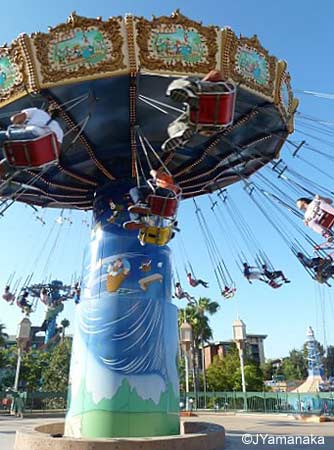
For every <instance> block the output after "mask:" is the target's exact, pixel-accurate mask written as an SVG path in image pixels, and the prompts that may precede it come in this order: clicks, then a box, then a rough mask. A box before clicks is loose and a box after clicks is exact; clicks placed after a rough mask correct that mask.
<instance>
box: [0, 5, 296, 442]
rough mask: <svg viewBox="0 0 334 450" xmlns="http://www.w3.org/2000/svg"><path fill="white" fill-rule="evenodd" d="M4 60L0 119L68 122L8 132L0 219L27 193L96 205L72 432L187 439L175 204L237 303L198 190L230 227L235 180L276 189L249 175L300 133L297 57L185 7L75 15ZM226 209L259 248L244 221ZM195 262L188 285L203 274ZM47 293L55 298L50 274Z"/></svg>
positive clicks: (31, 200) (44, 203) (241, 259)
mask: <svg viewBox="0 0 334 450" xmlns="http://www.w3.org/2000/svg"><path fill="white" fill-rule="evenodd" d="M0 67H1V70H3V71H4V72H5V73H6V77H5V78H4V80H5V81H4V82H3V83H2V84H0V125H1V126H2V128H3V129H6V128H7V127H8V126H9V125H10V123H11V122H10V117H11V116H12V115H13V114H15V113H17V112H19V114H22V112H23V113H24V111H27V109H29V111H30V112H31V108H35V110H34V111H35V112H36V109H37V110H38V111H42V110H45V109H46V107H52V108H53V109H56V110H57V111H58V118H57V123H58V124H59V125H60V127H61V128H62V130H63V132H64V138H63V142H62V144H61V146H59V143H58V142H57V141H56V140H55V137H54V135H53V134H52V133H49V134H45V131H48V130H46V128H48V126H49V125H48V124H49V120H48V121H46V122H44V124H43V127H42V128H43V129H44V135H42V136H40V135H39V136H38V137H36V139H33V140H31V138H30V140H29V139H25V140H20V139H16V140H13V138H10V134H9V135H8V139H7V142H6V143H5V144H4V154H3V157H4V160H3V161H2V164H1V171H0V174H1V186H0V194H1V204H0V215H3V214H4V212H5V211H7V209H8V208H10V206H11V205H12V204H13V203H14V202H17V201H18V202H22V203H25V204H28V205H31V206H33V207H42V208H45V207H49V208H60V209H76V210H79V211H88V210H92V211H93V217H94V223H93V227H92V236H91V242H90V246H89V250H88V251H87V252H86V255H85V258H84V264H83V267H84V269H83V274H82V277H81V283H80V284H81V298H80V303H79V304H78V306H77V317H78V320H77V324H76V326H77V329H76V332H75V338H74V342H73V357H72V363H71V373H70V386H71V402H70V408H69V412H68V415H67V419H66V429H65V434H66V435H67V436H76V437H81V436H88V437H112V436H151V435H167V434H178V432H179V417H178V408H179V402H178V374H177V368H176V356H177V350H178V345H177V309H176V307H175V306H174V305H172V304H171V302H170V299H171V295H172V287H171V278H172V270H171V263H170V250H169V248H168V247H167V246H166V244H167V243H168V242H169V241H170V240H171V239H173V237H174V234H176V235H180V233H179V228H178V223H177V217H176V216H177V210H178V206H179V203H180V201H181V200H184V199H193V202H194V206H195V216H196V220H197V222H198V225H199V228H200V230H201V232H202V234H203V238H204V242H205V244H206V247H207V251H208V256H209V259H210V261H211V263H212V266H213V271H214V276H215V279H216V282H217V284H218V286H219V289H220V292H221V293H222V295H223V296H224V297H225V298H226V299H228V298H232V297H233V295H234V294H235V290H236V288H235V284H234V281H233V277H232V273H231V271H230V269H229V268H228V267H227V265H226V263H225V261H224V258H223V255H222V252H221V250H220V248H219V246H218V243H217V241H216V240H215V239H214V236H213V234H212V231H211V229H210V225H209V224H208V221H207V219H206V215H205V214H204V213H203V211H202V208H201V207H200V205H199V203H198V197H200V196H203V195H207V194H212V195H213V193H214V192H215V191H219V193H218V196H217V199H216V200H215V201H213V200H212V202H213V204H212V212H213V214H214V215H215V216H216V217H217V220H218V221H219V223H220V224H221V225H222V227H223V228H225V227H224V224H223V222H222V215H221V211H219V208H220V210H222V209H224V210H225V209H226V210H227V211H229V210H230V209H231V208H233V202H232V199H231V198H230V197H229V196H228V195H227V196H226V195H225V192H226V191H225V188H226V187H227V186H229V185H231V184H233V183H236V182H242V183H244V184H245V187H246V188H247V189H248V193H249V195H250V197H251V198H252V200H253V201H254V202H258V200H257V197H256V195H257V194H258V193H259V194H262V195H263V196H265V197H266V195H267V194H264V192H267V190H264V189H263V188H262V187H261V186H259V187H257V185H255V184H254V185H251V184H250V183H249V182H248V178H249V177H250V175H252V174H254V173H256V172H257V171H258V170H259V169H261V168H263V167H264V166H269V167H270V166H271V161H272V160H274V159H277V158H278V157H279V155H280V150H281V148H282V146H283V145H284V143H285V142H286V140H287V139H288V136H289V134H290V133H292V132H293V130H294V114H295V112H296V108H297V105H298V101H297V100H296V99H295V98H294V96H293V93H292V90H291V85H290V76H289V73H288V72H287V65H286V63H285V62H284V61H279V60H277V58H276V57H274V56H271V55H270V54H269V53H268V52H267V50H265V49H264V48H263V47H262V45H261V43H260V42H259V40H258V39H257V37H256V36H254V37H252V38H246V37H240V38H238V37H237V36H236V35H235V34H234V32H233V31H232V30H231V29H230V28H224V29H219V28H217V27H213V26H204V25H202V24H201V23H198V22H195V21H193V20H190V19H188V18H186V17H185V16H183V15H182V14H181V13H180V12H179V11H176V12H175V13H173V14H172V15H171V16H170V17H159V18H158V17H154V18H153V19H152V20H151V21H149V20H147V19H145V18H140V17H133V16H131V15H127V16H126V17H125V18H124V19H123V18H121V17H115V18H113V17H112V18H110V19H108V20H107V21H103V20H102V19H101V18H97V19H88V18H84V17H79V16H77V15H76V14H75V13H73V14H72V15H71V16H70V17H69V18H68V21H67V23H64V24H61V25H58V26H56V27H54V28H50V29H49V32H48V33H41V32H38V33H34V34H32V35H30V36H28V35H26V34H21V35H20V36H19V37H18V38H17V39H16V40H15V41H14V42H13V43H12V44H11V45H10V46H4V47H2V48H0ZM51 119H52V118H51ZM51 119H50V120H51ZM35 125H36V124H35ZM22 126H23V127H25V126H26V125H24V124H22ZM39 126H40V125H39ZM298 145H299V144H298ZM278 168H279V165H276V169H278ZM285 173H288V171H287V170H286V171H285ZM283 176H285V175H284V174H283V173H282V177H281V178H282V179H283ZM262 191H263V192H262ZM273 195H274V194H273ZM266 198H267V199H268V198H269V197H266ZM273 198H274V197H271V199H273ZM234 206H235V205H234ZM259 206H260V207H261V206H262V205H261V204H259ZM290 206H291V205H290V204H289V207H290ZM218 211H219V212H218ZM264 213H266V211H264ZM284 214H285V212H284ZM38 217H39V216H38ZM231 217H232V220H235V221H236V223H235V226H236V229H238V230H240V232H241V234H242V235H243V236H244V237H247V238H248V239H247V244H246V245H247V246H248V248H249V247H250V244H251V242H254V239H253V235H252V232H251V230H250V229H249V226H248V224H247V222H246V221H245V219H242V215H241V214H240V215H238V216H237V217H238V220H236V217H235V215H234V216H233V215H232V214H231ZM269 218H271V217H269ZM275 225H276V229H278V228H279V227H278V226H277V224H276V223H275ZM279 231H280V232H281V230H280V229H279ZM249 237H251V240H250V239H249ZM283 237H285V238H286V239H287V237H286V236H284V234H283ZM230 244H231V245H234V244H233V241H231V242H230ZM290 244H291V242H290V238H289V248H293V251H299V250H300V249H299V248H298V249H297V247H292V246H291V245H290ZM235 255H236V260H237V263H238V265H239V267H241V265H242V264H243V263H247V264H248V261H249V258H247V257H246V255H244V253H243V252H242V251H240V250H238V251H237V253H235ZM254 255H255V265H256V266H259V265H260V266H265V268H266V269H265V270H266V273H267V274H265V277H266V280H267V284H268V285H269V286H271V287H274V285H275V283H276V284H279V285H280V284H281V282H279V281H277V278H279V275H277V274H279V271H277V270H275V269H274V267H273V265H272V263H271V261H270V259H269V257H268V256H267V254H266V253H265V251H264V250H262V249H261V246H260V245H259V246H258V248H257V251H256V252H255V253H252V257H254ZM188 266H189V267H188V268H187V272H186V273H187V274H190V277H188V280H189V282H190V283H193V284H196V282H198V284H201V283H200V281H202V284H203V283H204V284H205V281H204V282H203V280H200V279H199V278H196V276H195V274H194V271H193V269H192V267H191V265H190V264H189V263H188ZM263 270H264V269H263ZM268 274H270V275H268ZM283 278H285V276H284V275H283ZM283 278H282V277H281V281H282V280H283ZM191 280H192V281H191ZM30 281H31V280H29V283H25V286H24V288H25V289H26V290H29V285H30V284H31V283H30ZM178 282H179V281H178ZM283 282H284V280H283ZM179 283H180V282H179ZM33 286H34V288H33V289H35V287H36V285H33ZM179 286H180V287H181V285H180V284H179ZM191 286H192V285H191ZM203 287H205V286H204V285H203ZM39 288H40V289H41V290H43V293H44V294H45V292H44V289H45V290H46V291H48V290H49V291H50V290H51V293H50V294H46V295H47V296H50V297H51V298H52V296H53V294H52V287H51V285H50V284H48V283H40V284H39V285H38V289H39ZM31 289H32V287H31V286H30V291H31ZM65 291H66V292H67V294H66V292H65V294H64V295H65V296H66V295H69V294H68V292H69V291H68V287H66V289H65ZM34 292H35V291H34ZM35 294H36V292H35ZM35 294H34V295H35ZM24 295H25V294H24ZM35 298H36V297H35ZM60 303H62V302H60ZM59 307H60V306H59ZM53 319H54V317H51V318H49V319H48V320H49V325H50V328H53V327H54V323H55V322H54V320H53ZM51 322H52V325H51ZM51 331H52V330H51ZM96 380H99V383H96ZM152 400H153V401H152ZM102 405H103V406H102ZM138 411H140V412H138Z"/></svg>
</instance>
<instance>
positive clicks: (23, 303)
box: [16, 290, 32, 312]
mask: <svg viewBox="0 0 334 450" xmlns="http://www.w3.org/2000/svg"><path fill="white" fill-rule="evenodd" d="M28 297H29V292H28V291H26V290H23V291H21V293H20V295H19V296H18V297H17V300H16V303H17V306H19V307H20V308H21V309H22V312H31V309H32V303H30V302H28Z"/></svg>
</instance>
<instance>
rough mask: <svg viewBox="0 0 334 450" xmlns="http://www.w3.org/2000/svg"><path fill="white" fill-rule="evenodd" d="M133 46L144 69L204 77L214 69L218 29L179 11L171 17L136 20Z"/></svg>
mask: <svg viewBox="0 0 334 450" xmlns="http://www.w3.org/2000/svg"><path fill="white" fill-rule="evenodd" d="M136 30H137V45H138V47H139V58H140V64H141V66H142V67H143V68H144V69H148V70H151V71H159V72H163V71H164V72H166V71H167V72H178V73H199V74H201V73H206V72H209V71H210V70H211V69H214V68H215V67H216V66H217V63H216V55H217V53H218V44H217V36H218V29H217V28H215V27H204V26H202V25H201V24H200V23H198V22H194V21H192V20H189V19H188V18H186V17H185V16H183V15H182V14H180V12H179V11H176V12H175V13H173V14H172V16H171V17H159V18H155V17H153V20H152V21H148V20H146V19H144V18H140V19H137V21H136Z"/></svg>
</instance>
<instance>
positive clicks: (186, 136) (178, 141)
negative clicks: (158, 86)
mask: <svg viewBox="0 0 334 450" xmlns="http://www.w3.org/2000/svg"><path fill="white" fill-rule="evenodd" d="M222 81H223V79H222V76H221V73H220V72H219V71H218V70H211V71H210V72H209V73H208V74H207V75H206V76H205V77H204V78H202V80H198V79H197V78H193V77H189V78H179V79H177V80H174V81H173V82H172V83H171V84H170V85H169V86H168V89H167V92H166V95H167V96H169V97H170V98H171V99H172V100H174V101H176V102H180V103H188V104H189V105H190V106H193V107H195V108H196V107H197V105H198V94H199V90H200V91H201V92H217V91H220V90H222V89H223V87H222V86H221V84H219V82H222ZM199 85H200V88H199ZM222 92H226V89H224V91H223V90H222ZM195 131H197V132H199V133H200V134H203V135H205V136H212V135H213V134H216V133H217V132H218V131H219V130H217V128H212V130H210V128H208V127H205V130H204V129H203V130H201V129H200V128H199V129H196V127H195V126H194V125H192V124H191V123H190V122H189V112H188V111H186V112H184V113H182V114H181V116H180V117H178V118H177V119H176V120H174V121H173V122H171V123H170V124H169V126H168V130H167V132H168V135H169V139H167V140H166V141H165V142H164V143H163V144H162V146H161V148H162V150H163V151H165V152H170V151H172V150H175V149H176V148H181V147H184V146H185V145H186V144H187V142H188V141H189V140H190V139H191V137H192V136H193V134H194V133H195Z"/></svg>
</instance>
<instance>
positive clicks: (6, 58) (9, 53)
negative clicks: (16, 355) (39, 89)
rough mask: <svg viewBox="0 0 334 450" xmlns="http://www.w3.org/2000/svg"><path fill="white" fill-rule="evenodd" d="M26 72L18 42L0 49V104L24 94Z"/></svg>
mask: <svg viewBox="0 0 334 450" xmlns="http://www.w3.org/2000/svg"><path fill="white" fill-rule="evenodd" d="M26 84H27V72H26V67H25V61H24V56H23V53H22V52H21V48H20V46H19V43H18V41H16V42H14V43H13V45H12V46H11V47H6V46H5V47H1V48H0V103H3V102H6V101H7V100H9V99H10V98H17V97H20V96H21V95H24V93H25V86H26Z"/></svg>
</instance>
